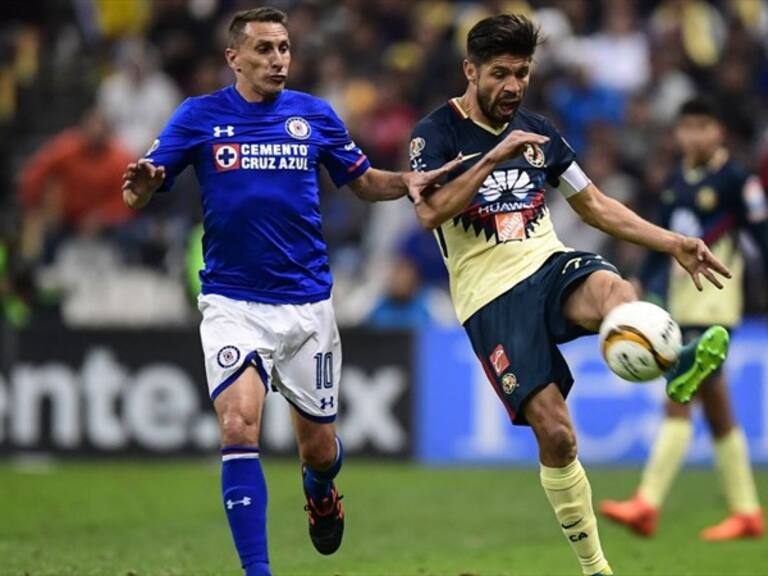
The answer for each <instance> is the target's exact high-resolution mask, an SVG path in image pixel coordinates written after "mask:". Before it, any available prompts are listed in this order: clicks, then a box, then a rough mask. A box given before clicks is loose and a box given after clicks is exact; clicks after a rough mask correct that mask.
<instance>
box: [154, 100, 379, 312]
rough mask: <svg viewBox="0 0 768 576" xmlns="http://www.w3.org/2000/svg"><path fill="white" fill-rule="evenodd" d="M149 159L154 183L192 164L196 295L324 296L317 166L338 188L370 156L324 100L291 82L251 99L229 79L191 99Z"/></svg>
mask: <svg viewBox="0 0 768 576" xmlns="http://www.w3.org/2000/svg"><path fill="white" fill-rule="evenodd" d="M146 159H147V160H150V161H151V162H152V163H153V164H155V165H156V166H164V167H165V170H166V179H165V182H164V183H163V186H162V187H161V188H160V191H163V190H167V189H169V188H170V187H171V186H172V185H173V181H174V178H175V177H176V176H177V175H178V174H179V172H181V171H182V170H183V169H184V168H185V167H186V166H187V165H189V164H192V165H193V166H194V168H195V172H196V174H197V178H198V180H199V182H200V186H201V188H202V202H203V228H204V235H203V256H204V260H205V269H204V270H202V271H201V272H200V279H201V280H202V292H203V294H221V295H223V296H227V297H229V298H234V299H237V300H247V301H252V302H265V303H270V304H305V303H309V302H318V301H320V300H325V299H327V298H329V297H330V294H331V285H332V279H331V272H330V267H329V265H328V254H327V247H326V244H325V241H324V240H323V237H322V233H321V229H320V228H321V221H320V197H319V186H318V171H319V167H320V164H322V165H323V166H325V168H326V170H327V171H328V173H329V174H330V176H331V179H332V180H333V182H334V183H335V184H336V186H339V187H341V186H343V185H344V184H347V183H348V182H350V181H351V180H354V179H355V178H357V177H359V176H360V175H362V174H363V173H364V172H365V171H366V170H367V169H368V168H369V167H370V164H369V162H368V159H367V158H366V157H365V155H364V154H363V152H362V151H361V150H360V149H359V148H358V147H357V145H356V144H355V143H354V142H353V141H352V140H351V138H350V136H349V133H348V132H347V129H346V128H345V126H344V124H343V122H342V121H341V120H340V119H339V117H338V116H337V115H336V113H335V112H334V111H333V109H332V108H331V107H330V105H329V104H328V103H327V102H325V101H324V100H321V99H319V98H315V97H314V96H311V95H309V94H304V93H302V92H296V91H293V90H283V91H282V92H281V93H280V94H279V95H278V96H277V98H275V99H274V100H272V101H270V102H248V101H247V100H245V99H244V98H243V97H242V96H241V95H240V94H239V93H238V92H237V90H236V89H235V87H234V86H229V87H227V88H224V89H223V90H219V91H218V92H214V93H213V94H209V95H206V96H200V97H195V98H188V99H187V100H185V101H184V102H183V103H182V104H181V106H179V108H178V109H177V110H176V112H175V113H174V115H173V116H172V117H171V119H170V120H169V122H168V125H167V126H166V127H165V129H164V130H163V131H162V133H161V134H160V136H159V137H158V139H157V140H155V142H154V143H153V145H152V148H150V150H149V152H148V153H147V155H146Z"/></svg>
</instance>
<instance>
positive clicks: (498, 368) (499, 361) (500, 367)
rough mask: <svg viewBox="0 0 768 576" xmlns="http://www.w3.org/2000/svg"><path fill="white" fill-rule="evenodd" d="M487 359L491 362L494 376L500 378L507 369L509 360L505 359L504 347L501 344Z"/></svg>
mask: <svg viewBox="0 0 768 576" xmlns="http://www.w3.org/2000/svg"><path fill="white" fill-rule="evenodd" d="M488 359H489V360H490V361H491V366H493V371H494V372H496V376H501V375H502V374H503V373H504V371H505V370H506V369H507V368H509V358H507V353H506V352H505V351H504V346H502V345H501V344H499V345H498V346H496V348H494V349H493V352H491V355H490V356H489V357H488Z"/></svg>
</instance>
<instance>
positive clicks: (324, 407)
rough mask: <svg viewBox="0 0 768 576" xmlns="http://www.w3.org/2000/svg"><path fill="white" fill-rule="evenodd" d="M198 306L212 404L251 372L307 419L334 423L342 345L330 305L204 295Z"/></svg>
mask: <svg viewBox="0 0 768 576" xmlns="http://www.w3.org/2000/svg"><path fill="white" fill-rule="evenodd" d="M197 303H198V308H199V309H200V312H202V314H203V321H202V322H201V324H200V339H201V341H202V344H203V354H204V355H205V372H206V376H207V378H208V393H209V394H210V396H211V400H214V399H216V397H217V396H218V395H219V394H221V392H223V391H224V390H225V389H226V388H227V386H229V385H230V384H232V383H233V382H234V381H235V380H237V378H238V377H239V376H240V375H241V374H242V373H243V371H244V370H245V369H246V368H248V367H249V366H254V367H255V368H256V369H257V370H258V372H259V375H260V376H261V380H262V381H263V382H264V386H265V387H267V390H269V387H271V388H272V389H273V390H275V391H279V392H280V393H281V394H282V395H283V396H284V397H285V399H286V400H288V402H290V403H291V404H292V405H293V407H294V408H296V410H297V411H298V412H299V414H301V415H302V416H304V417H305V418H308V419H310V420H313V421H315V422H333V421H334V420H335V419H336V410H337V408H338V404H339V398H338V392H339V381H340V379H341V339H340V338H339V329H338V328H337V326H336V317H335V315H334V312H333V306H332V304H331V300H330V299H328V300H324V301H322V302H315V303H312V304H298V305H294V304H283V305H275V304H263V303H260V302H245V301H241V300H232V299H230V298H227V297H225V296H220V295H218V294H205V295H201V296H199V297H198V299H197Z"/></svg>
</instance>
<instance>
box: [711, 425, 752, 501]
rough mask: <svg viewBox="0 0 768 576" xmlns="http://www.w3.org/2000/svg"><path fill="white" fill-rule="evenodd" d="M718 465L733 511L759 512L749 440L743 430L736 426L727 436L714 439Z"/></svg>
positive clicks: (726, 496)
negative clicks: (750, 462) (750, 461)
mask: <svg viewBox="0 0 768 576" xmlns="http://www.w3.org/2000/svg"><path fill="white" fill-rule="evenodd" d="M715 465H716V466H717V471H718V472H719V473H720V481H721V482H722V484H723V489H724V491H725V498H726V500H727V501H728V507H729V508H730V510H731V512H735V513H737V514H753V513H755V512H757V511H758V510H759V509H760V502H758V500H757V490H755V478H754V476H753V475H752V469H751V467H750V464H749V449H748V448H747V440H746V438H744V432H743V431H742V430H741V428H737V427H734V428H733V429H732V430H731V431H730V432H728V434H726V435H725V436H723V437H722V438H719V439H717V440H715Z"/></svg>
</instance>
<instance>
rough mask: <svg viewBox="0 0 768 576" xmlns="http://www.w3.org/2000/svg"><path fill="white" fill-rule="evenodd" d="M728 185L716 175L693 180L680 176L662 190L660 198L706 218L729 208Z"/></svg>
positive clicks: (676, 207)
mask: <svg viewBox="0 0 768 576" xmlns="http://www.w3.org/2000/svg"><path fill="white" fill-rule="evenodd" d="M728 186H729V183H728V181H727V180H726V179H724V178H722V177H720V176H718V175H714V176H709V177H705V178H701V179H699V180H693V181H692V180H689V181H686V180H685V179H683V178H680V179H679V180H678V181H677V182H676V183H675V185H674V186H672V187H671V188H669V189H667V190H665V191H664V193H663V197H662V200H663V201H664V202H667V203H671V204H673V205H674V206H675V209H678V210H680V209H682V210H686V211H689V212H691V213H693V214H695V215H696V216H697V217H698V218H701V219H707V218H709V217H712V216H716V215H719V214H722V213H724V212H728V211H730V210H731V208H732V207H731V206H730V203H729V196H730V195H729V194H728Z"/></svg>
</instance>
